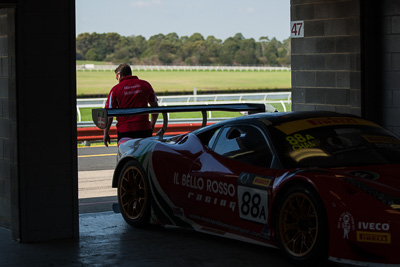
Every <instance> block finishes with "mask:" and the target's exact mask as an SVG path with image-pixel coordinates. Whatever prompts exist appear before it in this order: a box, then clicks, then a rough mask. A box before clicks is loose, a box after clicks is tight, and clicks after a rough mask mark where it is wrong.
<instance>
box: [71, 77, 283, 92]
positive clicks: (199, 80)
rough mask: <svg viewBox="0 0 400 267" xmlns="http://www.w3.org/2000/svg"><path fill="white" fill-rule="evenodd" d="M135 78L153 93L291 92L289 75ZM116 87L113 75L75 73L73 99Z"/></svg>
mask: <svg viewBox="0 0 400 267" xmlns="http://www.w3.org/2000/svg"><path fill="white" fill-rule="evenodd" d="M134 75H137V76H138V77H139V78H141V79H144V80H147V81H148V82H150V83H151V84H152V86H153V88H154V90H155V91H156V93H157V92H184V93H185V92H186V93H192V92H193V88H194V87H196V88H197V91H202V92H205V93H207V91H215V90H218V91H223V90H241V89H242V90H243V89H245V90H249V89H250V90H257V89H260V90H265V89H289V88H291V72H290V71H266V72H238V71H237V72H233V71H230V72H228V71H224V72H215V71H213V72H209V71H198V72H197V71H193V72H188V71H186V72H184V71H153V72H152V71H140V72H135V73H134ZM116 83H117V81H116V80H115V74H114V72H113V71H91V72H90V71H78V72H77V95H78V97H79V96H83V95H107V94H108V93H109V91H110V89H111V88H112V87H113V86H114V85H115V84H116Z"/></svg>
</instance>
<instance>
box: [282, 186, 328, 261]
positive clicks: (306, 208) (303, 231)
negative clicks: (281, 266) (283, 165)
mask: <svg viewBox="0 0 400 267" xmlns="http://www.w3.org/2000/svg"><path fill="white" fill-rule="evenodd" d="M275 225H276V233H277V239H278V243H279V245H280V247H281V249H282V250H283V251H284V252H285V254H287V255H288V256H289V258H291V259H292V260H293V261H295V262H297V263H302V264H306V265H314V264H318V263H321V262H323V261H325V260H326V258H327V251H328V238H327V236H328V234H327V232H328V227H327V220H326V216H325V212H324V207H323V205H322V203H321V200H320V199H319V197H318V195H317V194H316V193H315V191H314V190H313V189H312V188H310V187H309V186H305V185H296V186H293V187H291V188H289V190H287V191H286V193H285V194H284V196H283V198H282V200H281V202H280V204H279V207H278V212H277V216H276V224H275Z"/></svg>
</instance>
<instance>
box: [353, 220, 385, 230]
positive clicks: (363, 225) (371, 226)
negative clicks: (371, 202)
mask: <svg viewBox="0 0 400 267" xmlns="http://www.w3.org/2000/svg"><path fill="white" fill-rule="evenodd" d="M358 229H359V230H371V231H389V229H390V225H389V224H388V223H372V222H358Z"/></svg>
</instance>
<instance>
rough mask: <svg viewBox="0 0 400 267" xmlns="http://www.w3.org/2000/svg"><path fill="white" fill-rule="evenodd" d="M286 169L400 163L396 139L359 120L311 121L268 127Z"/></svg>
mask: <svg viewBox="0 0 400 267" xmlns="http://www.w3.org/2000/svg"><path fill="white" fill-rule="evenodd" d="M270 131H271V135H272V138H273V140H274V143H275V144H278V146H277V148H276V150H277V151H278V154H279V156H280V158H281V161H282V164H283V165H284V166H285V167H287V168H306V167H322V168H329V167H345V166H362V165H380V164H391V163H400V140H399V138H397V137H396V136H394V135H393V134H391V133H390V132H388V131H386V130H385V129H383V128H382V127H380V126H378V125H376V124H374V123H372V122H369V121H366V120H363V119H359V118H351V117H342V118H315V119H305V120H299V121H291V122H287V123H283V124H280V125H276V126H274V127H270Z"/></svg>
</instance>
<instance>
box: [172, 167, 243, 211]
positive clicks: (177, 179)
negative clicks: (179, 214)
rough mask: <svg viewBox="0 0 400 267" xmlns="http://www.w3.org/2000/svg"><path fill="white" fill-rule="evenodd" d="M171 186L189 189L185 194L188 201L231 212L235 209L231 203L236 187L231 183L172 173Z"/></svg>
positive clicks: (233, 202)
mask: <svg viewBox="0 0 400 267" xmlns="http://www.w3.org/2000/svg"><path fill="white" fill-rule="evenodd" d="M173 184H174V185H175V186H180V187H185V188H188V189H190V191H189V192H188V194H187V198H188V199H190V200H194V201H196V202H203V203H206V204H211V205H215V206H219V207H223V208H225V207H226V208H229V209H231V210H232V212H234V211H235V209H236V202H235V201H232V197H234V196H235V195H236V187H235V185H233V184H231V183H227V182H222V181H216V180H212V179H204V178H202V177H197V176H192V175H190V174H179V173H174V177H173ZM216 195H217V196H216Z"/></svg>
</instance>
